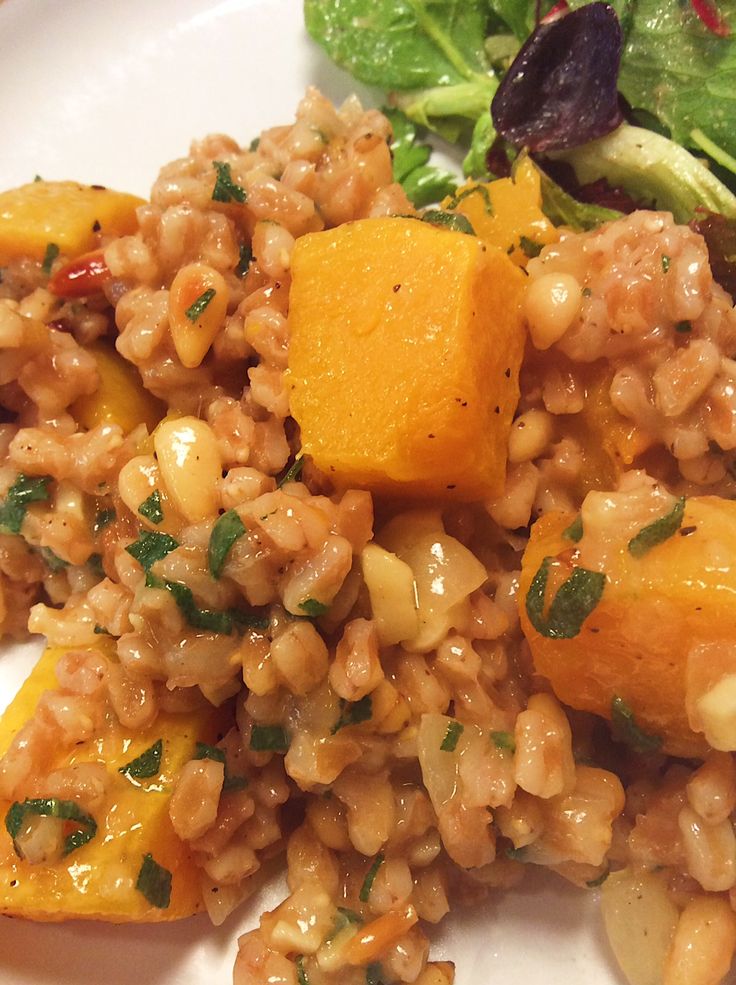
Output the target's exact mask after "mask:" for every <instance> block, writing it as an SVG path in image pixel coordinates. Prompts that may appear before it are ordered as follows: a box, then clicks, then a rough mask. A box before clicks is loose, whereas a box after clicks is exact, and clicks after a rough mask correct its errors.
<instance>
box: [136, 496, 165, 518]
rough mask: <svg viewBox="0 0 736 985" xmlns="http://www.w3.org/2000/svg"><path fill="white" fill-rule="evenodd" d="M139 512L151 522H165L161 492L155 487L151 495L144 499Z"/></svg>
mask: <svg viewBox="0 0 736 985" xmlns="http://www.w3.org/2000/svg"><path fill="white" fill-rule="evenodd" d="M138 512H139V513H140V515H141V516H144V517H145V518H146V520H150V521H151V523H163V519H164V511H163V510H162V509H161V493H160V492H159V491H158V489H154V490H153V492H152V493H151V495H150V496H148V497H147V498H146V499H144V500H143V502H142V503H141V505H140V506H139V507H138Z"/></svg>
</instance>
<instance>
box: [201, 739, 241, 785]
mask: <svg viewBox="0 0 736 985" xmlns="http://www.w3.org/2000/svg"><path fill="white" fill-rule="evenodd" d="M192 759H212V760H214V761H215V762H216V763H222V765H223V766H224V767H225V772H224V779H223V781H222V789H223V790H224V791H226V792H227V791H229V790H242V789H243V788H244V787H247V786H248V781H247V779H246V778H245V777H244V776H237V775H233V774H231V773H228V769H227V759H226V758H225V750H224V749H220V747H219V746H210V745H208V744H207V743H206V742H198V743H197V745H196V747H195V750H194V755H193V756H192Z"/></svg>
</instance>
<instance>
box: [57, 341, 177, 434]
mask: <svg viewBox="0 0 736 985" xmlns="http://www.w3.org/2000/svg"><path fill="white" fill-rule="evenodd" d="M87 351H88V352H91V353H92V355H93V356H94V357H95V359H96V361H97V371H98V373H99V374H100V384H99V386H98V387H97V389H96V390H95V392H94V393H90V394H86V395H85V396H83V397H78V398H77V400H75V401H74V404H73V405H72V408H71V410H72V414H73V415H74V417H75V418H76V419H77V420H78V421H79V422H80V423H81V424H83V425H84V426H85V427H86V428H88V429H90V430H91V429H92V428H93V427H96V426H97V425H98V424H119V425H120V427H121V428H122V429H123V431H124V433H125V434H127V433H128V432H129V431H132V430H133V428H134V427H136V426H137V425H138V424H145V425H146V427H147V428H148V431H149V433H151V432H152V431H153V429H154V428H155V427H156V425H157V424H158V422H159V421H160V420H161V418H162V417H163V416H164V414H165V413H166V405H165V404H164V403H162V402H161V401H160V400H159V399H158V398H157V397H154V395H153V394H152V393H151V392H150V391H149V390H146V388H145V387H144V386H143V383H142V382H141V378H140V375H139V374H138V370H137V369H136V368H135V366H133V365H132V363H129V362H128V361H127V359H123V357H122V356H121V355H119V353H118V352H117V351H116V350H115V349H113V348H112V347H111V346H109V345H105V344H104V342H96V343H93V344H92V345H90V346H88V347H87Z"/></svg>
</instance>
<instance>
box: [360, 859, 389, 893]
mask: <svg viewBox="0 0 736 985" xmlns="http://www.w3.org/2000/svg"><path fill="white" fill-rule="evenodd" d="M384 857H385V856H384V854H383V852H380V853H379V854H378V855H376V857H375V858H374V859H373V863H372V864H371V867H370V869H368V871H367V872H366V874H365V879H364V880H363V885H362V886H361V887H360V894H359V896H358V898H359V899H360V902H361V903H367V902H368V897H369V896H370V895H371V889H373V883H374V882H375V881H376V876H377V875H378V870H379V869H380V868H381V866H382V865H383V862H384Z"/></svg>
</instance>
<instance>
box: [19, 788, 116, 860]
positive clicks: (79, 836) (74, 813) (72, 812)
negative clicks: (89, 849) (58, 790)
mask: <svg viewBox="0 0 736 985" xmlns="http://www.w3.org/2000/svg"><path fill="white" fill-rule="evenodd" d="M29 816H35V817H56V818H59V820H61V821H70V822H72V823H74V824H76V825H78V826H79V827H78V829H77V830H76V831H73V832H72V833H71V834H68V835H67V836H66V838H65V839H64V855H69V854H70V853H71V852H73V851H75V850H76V849H77V848H81V847H82V845H86V844H87V842H88V841H91V840H92V839H93V838H94V836H95V835H96V834H97V822H96V821H95V819H94V818H93V817H92V815H91V814H86V813H85V812H84V811H83V810H82V809H81V808H80V807H79V805H78V804H75V803H74V801H73V800H58V799H57V798H56V797H43V798H38V799H32V800H24V801H23V803H19V802H18V801H16V802H15V803H14V804H12V805H11V807H10V810H9V811H8V813H7V814H6V815H5V828H6V830H7V832H8V834H9V835H10V837H11V838H12V839H13V843H14V845H15V839H16V838H17V837H18V835H19V834H20V831H21V828H22V827H23V824H24V822H25V820H26V818H27V817H29ZM16 853H18V849H17V846H16ZM18 854H19V853H18Z"/></svg>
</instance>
